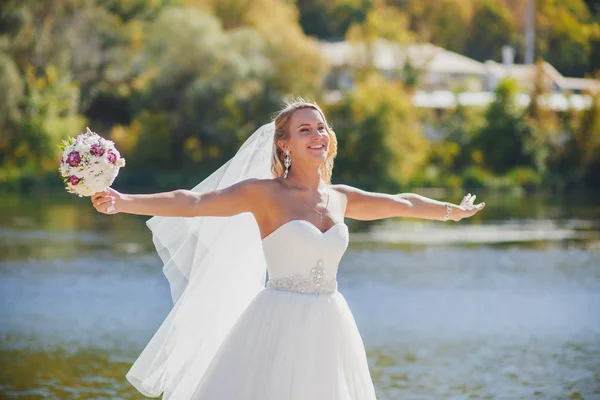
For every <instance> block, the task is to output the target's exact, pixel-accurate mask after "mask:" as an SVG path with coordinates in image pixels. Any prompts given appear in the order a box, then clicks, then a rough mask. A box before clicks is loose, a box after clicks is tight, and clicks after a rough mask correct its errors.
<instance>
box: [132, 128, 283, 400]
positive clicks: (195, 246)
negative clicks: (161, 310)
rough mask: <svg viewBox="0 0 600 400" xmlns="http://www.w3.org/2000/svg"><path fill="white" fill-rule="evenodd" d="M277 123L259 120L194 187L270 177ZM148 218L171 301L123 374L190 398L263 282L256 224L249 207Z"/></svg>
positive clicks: (140, 384) (145, 386) (148, 390)
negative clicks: (240, 211) (231, 211)
mask: <svg viewBox="0 0 600 400" xmlns="http://www.w3.org/2000/svg"><path fill="white" fill-rule="evenodd" d="M274 131H275V128H274V124H273V123H269V124H266V125H263V126H262V127H260V128H259V129H258V130H257V131H256V132H254V133H253V134H252V135H251V136H250V137H249V138H248V140H246V142H245V143H244V144H243V145H242V147H241V148H240V150H239V151H238V152H237V153H236V155H235V156H234V157H233V158H232V159H231V160H229V161H228V162H227V163H225V164H224V165H223V166H222V167H221V168H219V169H218V170H217V171H215V172H214V173H213V174H212V175H210V176H209V177H208V178H206V179H205V180H204V181H202V182H201V183H200V184H198V185H197V186H196V187H194V188H193V189H192V190H193V191H195V192H208V191H213V190H216V189H222V188H225V187H228V186H230V185H232V184H234V183H236V182H239V181H242V180H245V179H249V178H272V175H271V171H270V165H271V155H272V149H273V135H274ZM240 201H243V199H240ZM147 225H148V227H149V228H150V229H151V230H152V235H153V242H154V245H155V246H156V249H157V251H158V254H159V255H160V257H161V259H162V261H163V262H164V267H163V272H164V274H165V276H166V277H167V279H168V280H169V284H170V287H171V295H172V297H173V303H174V306H173V309H172V310H171V312H170V313H169V315H168V316H167V317H166V318H165V320H164V322H163V323H162V325H161V326H160V328H159V329H158V330H157V332H156V333H155V334H154V336H153V337H152V339H151V340H150V342H149V343H148V344H147V345H146V348H145V349H144V350H143V352H142V353H141V354H140V356H139V357H138V359H137V360H136V361H135V363H134V364H133V366H132V367H131V369H130V370H129V372H128V373H127V379H128V380H129V381H130V382H131V384H132V385H134V386H135V387H136V388H137V389H138V390H139V391H140V392H141V393H143V394H144V395H146V396H149V397H158V396H160V394H161V393H163V399H165V400H166V399H169V398H172V399H182V398H189V396H190V395H191V394H192V393H193V392H194V390H195V388H196V386H197V385H198V384H199V382H200V380H201V379H202V377H203V376H204V374H205V372H206V369H207V368H208V366H209V364H210V362H211V361H212V359H213V357H214V355H215V353H216V351H217V350H218V348H219V346H220V345H221V343H222V341H223V339H224V338H225V336H226V335H227V333H228V332H229V330H230V329H231V328H232V327H233V324H234V323H235V322H236V321H237V319H238V318H239V316H240V314H241V313H242V312H243V311H244V310H245V309H246V307H247V306H248V304H249V303H250V302H251V301H252V299H253V298H254V297H255V296H256V294H257V293H258V292H259V291H260V290H261V289H262V288H264V285H265V278H266V262H265V258H264V255H263V251H262V245H261V240H260V232H259V230H258V225H257V223H256V220H255V219H254V216H253V215H251V214H250V213H244V214H239V215H236V216H234V217H194V218H179V217H154V218H151V219H150V220H148V222H147ZM248 345H249V346H251V345H252V344H251V343H249V344H248Z"/></svg>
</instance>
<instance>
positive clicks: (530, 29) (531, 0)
mask: <svg viewBox="0 0 600 400" xmlns="http://www.w3.org/2000/svg"><path fill="white" fill-rule="evenodd" d="M534 53H535V0H528V2H527V12H526V15H525V64H533V62H534V61H535V60H534V57H535V54H534Z"/></svg>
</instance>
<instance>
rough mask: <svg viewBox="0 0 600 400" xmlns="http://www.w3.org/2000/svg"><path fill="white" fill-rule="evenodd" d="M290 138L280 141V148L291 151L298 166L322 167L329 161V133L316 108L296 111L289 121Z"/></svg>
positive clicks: (291, 155)
mask: <svg viewBox="0 0 600 400" xmlns="http://www.w3.org/2000/svg"><path fill="white" fill-rule="evenodd" d="M288 129H289V138H288V139H287V140H280V141H279V143H278V144H279V147H280V148H281V149H282V150H285V149H286V148H287V149H288V150H289V151H290V157H291V158H292V160H293V161H292V162H294V163H295V164H296V165H306V166H312V165H317V166H318V165H320V164H322V163H323V162H325V160H326V159H327V154H328V150H329V141H330V139H329V133H328V131H327V127H326V126H325V121H323V117H322V116H321V113H320V112H319V111H317V110H315V109H314V108H301V109H299V110H296V111H294V113H293V114H292V117H291V118H290V121H289V126H288Z"/></svg>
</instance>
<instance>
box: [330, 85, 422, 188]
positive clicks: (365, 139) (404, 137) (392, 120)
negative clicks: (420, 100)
mask: <svg viewBox="0 0 600 400" xmlns="http://www.w3.org/2000/svg"><path fill="white" fill-rule="evenodd" d="M327 110H328V116H329V121H330V122H331V123H332V125H333V128H334V130H335V131H336V133H337V135H338V142H339V154H342V156H341V157H340V158H339V159H338V160H337V161H336V167H335V172H334V180H335V181H342V182H345V183H349V184H355V185H358V186H360V187H363V188H366V189H371V190H374V189H377V190H392V191H393V190H398V189H399V188H400V187H402V185H406V184H407V183H408V182H409V181H410V179H411V177H412V176H413V175H414V174H415V173H417V171H418V170H419V168H421V167H422V164H423V162H424V160H425V158H426V155H427V151H428V141H427V140H426V139H425V138H424V136H423V132H422V126H421V123H420V121H419V120H418V118H417V113H416V112H415V110H414V109H413V106H412V103H411V95H410V94H409V92H408V91H407V90H406V89H404V86H403V84H402V82H400V81H394V82H390V81H388V80H386V79H384V78H383V77H381V76H379V75H378V74H372V75H370V76H369V77H368V78H367V79H365V80H364V81H363V82H359V83H357V84H356V86H355V87H354V88H353V89H352V91H351V92H349V93H347V95H346V96H344V98H343V100H342V101H341V103H339V104H336V105H331V106H329V107H328V108H327Z"/></svg>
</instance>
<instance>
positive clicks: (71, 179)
mask: <svg viewBox="0 0 600 400" xmlns="http://www.w3.org/2000/svg"><path fill="white" fill-rule="evenodd" d="M69 182H70V183H71V185H73V186H77V184H78V183H79V182H81V178H78V177H76V176H75V175H71V176H70V177H69Z"/></svg>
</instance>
